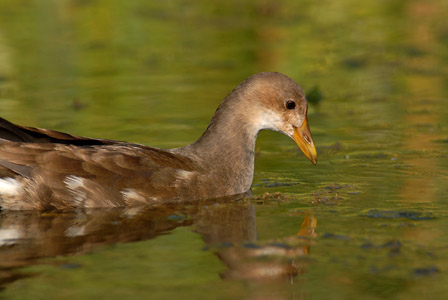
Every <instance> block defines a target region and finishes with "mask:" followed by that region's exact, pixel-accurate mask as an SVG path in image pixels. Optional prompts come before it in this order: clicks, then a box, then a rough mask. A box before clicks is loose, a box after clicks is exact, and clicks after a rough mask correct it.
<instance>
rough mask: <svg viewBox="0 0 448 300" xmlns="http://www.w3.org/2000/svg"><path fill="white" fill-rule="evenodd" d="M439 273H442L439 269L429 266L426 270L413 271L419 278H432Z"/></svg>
mask: <svg viewBox="0 0 448 300" xmlns="http://www.w3.org/2000/svg"><path fill="white" fill-rule="evenodd" d="M439 272H440V271H439V269H437V267H435V266H429V267H426V268H416V269H414V270H413V273H414V275H417V276H430V275H434V274H436V273H439Z"/></svg>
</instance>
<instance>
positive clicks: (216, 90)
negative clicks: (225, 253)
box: [0, 0, 448, 299]
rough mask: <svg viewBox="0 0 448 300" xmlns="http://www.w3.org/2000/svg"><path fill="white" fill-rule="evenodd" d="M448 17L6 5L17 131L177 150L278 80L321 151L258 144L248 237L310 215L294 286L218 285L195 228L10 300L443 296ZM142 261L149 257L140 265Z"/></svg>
mask: <svg viewBox="0 0 448 300" xmlns="http://www.w3.org/2000/svg"><path fill="white" fill-rule="evenodd" d="M447 18H448V2H447V1H444V0H388V1H385V0H368V1H354V0H338V1H330V0H323V1H311V0H300V1H292V0H291V1H289V0H280V1H279V0H276V1H272V0H263V1H248V0H238V1H236V0H231V1H224V2H223V1H202V0H199V1H183V0H169V1H140V0H133V1H118V0H53V1H52V0H41V1H32V0H14V1H13V0H0V111H1V116H2V117H4V118H6V119H8V120H10V121H12V122H15V123H18V124H22V125H29V126H36V127H44V128H45V127H46V128H51V129H56V130H61V131H67V132H70V133H73V134H77V135H84V136H91V137H101V138H110V139H119V140H127V141H132V142H138V143H143V144H146V145H151V146H157V147H163V148H171V147H179V146H182V145H185V144H188V143H191V142H193V141H194V140H195V139H196V138H198V137H199V136H200V134H201V133H202V131H203V130H204V129H205V128H206V126H207V124H208V122H209V120H210V118H211V116H212V114H213V112H214V111H215V109H216V108H217V106H218V105H219V103H220V101H221V100H222V99H223V98H224V97H225V96H226V95H227V93H229V92H230V91H231V90H232V89H233V87H235V86H236V85H237V84H238V83H240V82H241V81H242V80H243V79H245V78H246V77H248V76H250V75H252V74H254V73H257V72H262V71H278V72H282V73H285V74H287V75H288V76H290V77H292V78H293V79H295V80H296V81H297V82H298V83H299V84H300V85H301V86H302V87H303V88H304V90H305V91H306V92H307V94H308V98H309V102H310V110H309V121H310V127H311V131H312V133H313V136H314V140H315V143H316V145H317V148H318V152H319V163H318V165H317V166H316V167H313V166H312V165H311V164H309V162H308V161H307V160H306V158H304V156H303V155H302V154H300V153H299V152H298V151H297V149H296V146H295V145H294V143H293V142H292V141H291V140H289V139H288V138H287V137H285V136H282V135H280V134H278V133H273V132H263V133H261V134H260V136H259V139H258V142H257V146H256V151H257V158H256V174H255V179H254V185H253V190H254V193H255V197H259V198H263V195H266V194H265V193H271V194H272V193H274V192H280V193H281V194H279V195H280V196H279V197H280V200H281V201H280V200H279V201H271V202H269V201H268V202H266V201H264V200H263V201H261V202H260V203H261V204H260V203H259V202H256V203H255V204H254V206H255V212H256V215H257V221H256V223H257V224H256V225H257V237H258V241H260V242H265V243H269V242H272V241H278V240H281V241H282V242H284V239H286V238H287V237H290V236H294V235H295V234H296V231H297V229H298V224H300V222H301V220H302V219H303V216H304V215H312V216H314V217H316V218H317V219H318V225H317V229H316V232H317V233H318V235H317V237H315V238H313V245H312V246H311V250H310V251H311V252H310V255H309V256H308V257H309V259H307V260H306V261H305V262H303V263H304V264H305V266H306V268H305V269H306V271H304V273H303V274H300V275H298V276H296V277H294V278H293V279H291V282H290V281H288V280H285V281H281V282H269V284H266V283H262V282H261V283H260V282H259V281H255V280H228V281H225V280H224V279H221V278H220V277H219V274H218V273H219V272H221V271H222V270H223V269H225V268H226V266H224V265H223V263H222V262H221V261H219V260H218V259H217V256H216V255H215V254H216V253H215V252H213V251H209V252H203V250H202V248H201V247H203V245H204V244H207V243H206V242H203V241H202V240H201V236H200V235H198V234H196V233H194V228H193V227H192V228H190V230H189V229H188V228H189V227H187V229H186V230H185V229H184V228H182V230H179V229H176V230H174V231H173V232H171V233H170V234H169V235H168V236H161V237H157V238H155V239H152V240H148V241H144V242H139V243H133V244H127V245H120V246H119V247H112V248H107V249H105V250H98V251H97V252H95V253H94V254H92V255H90V256H89V255H88V256H75V257H72V258H70V259H72V260H75V261H79V262H81V264H82V265H83V266H84V268H81V270H78V269H76V270H60V269H58V268H57V267H53V266H51V264H50V266H48V265H42V266H39V267H38V272H39V274H41V275H37V276H35V277H33V278H31V279H26V280H19V281H16V282H14V283H13V284H11V285H8V286H7V288H6V289H5V291H4V292H3V293H4V296H5V297H6V298H17V299H37V298H36V297H37V296H36V295H40V297H41V298H42V299H44V298H45V299H48V297H47V296H48V295H51V297H49V298H56V299H58V298H61V299H62V298H64V299H69V298H73V299H75V298H86V297H96V298H98V297H99V298H108V299H110V298H109V297H112V296H111V295H116V297H117V298H118V297H123V296H127V297H130V298H133V299H136V298H141V299H143V298H145V299H148V297H150V296H151V295H152V296H153V298H151V299H167V298H169V297H176V295H177V296H179V297H178V298H179V299H240V298H241V299H243V298H244V299H409V298H413V299H445V298H446V295H447V294H448V288H447V287H446V284H445V282H447V280H448V277H447V275H446V272H447V271H448V237H447V234H446V233H447V232H448V204H447V203H448V197H447V195H448V188H447V184H446V182H447V179H448V169H447V167H448V160H447V156H448V129H447V126H448V101H447V99H448V76H447V75H448V22H447V21H446V20H447ZM267 197H268V198H269V196H267ZM279 203H280V204H279ZM186 241H189V242H186ZM397 241H398V242H399V244H398V243H397ZM285 243H287V242H285ZM390 243H391V244H390ZM366 245H367V246H366ZM368 245H371V247H369V246H368ZM394 245H395V246H394ZM397 245H399V246H397ZM394 247H395V248H394ZM397 247H398V248H397ZM159 248H160V249H159ZM144 249H149V250H147V251H152V252H154V253H155V254H154V255H152V254H151V253H152V252H151V253H147V254H146V256H145V257H146V258H145V260H144V264H143V265H141V264H140V261H139V259H140V258H139V257H140V256H139V255H140V254H138V253H140V251H144ZM167 249H168V250H167ZM394 249H395V250H396V249H398V252H397V251H395V250H394ZM0 251H1V248H0ZM102 251H103V252H102ZM394 251H395V252H394ZM218 252H219V251H218ZM397 253H398V254H397ZM105 257H108V258H109V259H111V258H112V259H113V260H114V263H113V264H112V265H111V266H110V268H106V269H102V267H103V266H105V265H108V264H109V260H105V259H104V258H105ZM123 257H130V258H129V259H124V258H123ZM115 259H116V261H115ZM191 260H194V261H198V262H197V264H194V265H195V266H196V267H193V266H190V267H185V266H184V268H183V269H182V272H177V271H176V270H177V266H179V265H182V264H181V262H188V261H191ZM161 262H163V263H161ZM182 266H183V265H182ZM142 268H143V269H142ZM146 268H147V269H146ZM162 269H163V270H164V271H163V272H164V273H163V276H162V275H160V274H161V272H162V271H161V270H162ZM93 270H96V271H97V273H95V274H97V277H93V278H90V277H88V276H87V275H86V274H91V272H93ZM98 270H100V271H98ZM145 270H152V271H151V272H145ZM421 270H423V271H421ZM61 273H62V274H61ZM42 274H43V275H42ZM133 274H139V275H138V276H133ZM160 276H162V277H160ZM161 278H162V279H161ZM186 278H188V279H190V280H185V279H186ZM95 280H98V285H94V286H92V285H91V283H92V282H95ZM117 282H118V283H119V284H117ZM204 285H205V286H207V287H208V289H206V292H204V293H200V291H201V289H203V288H204ZM173 287H176V289H178V290H173V289H172V288H173ZM260 287H262V290H263V297H265V298H260V297H262V296H261V295H260V290H259V289H260ZM0 295H1V294H0ZM105 295H107V297H106V296H105ZM173 295H174V296H173ZM67 297H68V298H67Z"/></svg>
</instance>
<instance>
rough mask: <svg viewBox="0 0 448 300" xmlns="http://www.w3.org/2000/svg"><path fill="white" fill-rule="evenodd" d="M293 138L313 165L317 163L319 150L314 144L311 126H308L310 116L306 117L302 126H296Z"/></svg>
mask: <svg viewBox="0 0 448 300" xmlns="http://www.w3.org/2000/svg"><path fill="white" fill-rule="evenodd" d="M292 138H293V139H294V141H295V142H296V144H297V146H299V148H300V150H302V151H303V154H305V156H306V157H308V159H309V160H310V161H311V162H312V163H313V165H315V164H317V151H316V147H315V146H314V141H313V137H312V136H311V131H310V127H309V126H308V117H305V121H303V124H302V126H300V127H294V134H293V136H292Z"/></svg>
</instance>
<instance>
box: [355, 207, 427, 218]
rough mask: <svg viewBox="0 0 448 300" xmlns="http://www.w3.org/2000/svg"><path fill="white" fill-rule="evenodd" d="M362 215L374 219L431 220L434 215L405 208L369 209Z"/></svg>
mask: <svg viewBox="0 0 448 300" xmlns="http://www.w3.org/2000/svg"><path fill="white" fill-rule="evenodd" d="M361 216H362V217H368V218H376V219H401V218H405V219H410V220H415V221H420V220H432V219H435V217H434V216H433V215H432V214H429V213H421V212H416V211H407V210H397V211H394V210H379V209H371V210H369V211H368V212H367V213H366V214H365V215H361Z"/></svg>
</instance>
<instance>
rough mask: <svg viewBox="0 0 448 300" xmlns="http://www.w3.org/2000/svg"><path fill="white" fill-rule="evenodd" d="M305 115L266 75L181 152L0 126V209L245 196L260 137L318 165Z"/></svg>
mask: <svg viewBox="0 0 448 300" xmlns="http://www.w3.org/2000/svg"><path fill="white" fill-rule="evenodd" d="M307 109H308V105H307V102H306V98H305V95H304V93H303V91H302V89H301V88H300V86H299V85H298V84H297V83H296V82H294V81H293V80H292V79H291V78H289V77H288V76H286V75H284V74H281V73H274V72H265V73H258V74H255V75H253V76H251V77H249V78H247V79H246V80H244V81H243V82H242V83H241V84H240V85H238V86H237V87H236V88H235V89H234V90H233V91H232V92H230V94H229V95H228V96H227V97H225V99H224V100H223V101H222V102H221V104H220V105H219V107H218V109H217V110H216V112H215V114H214V115H213V117H212V119H211V121H210V124H209V125H208V127H207V129H206V130H205V132H204V133H203V134H202V136H201V137H200V138H199V139H198V140H197V141H195V142H194V143H192V144H190V145H187V146H185V147H181V148H174V149H159V148H153V147H148V146H144V145H140V144H134V143H128V142H123V141H114V140H107V139H96V138H87V137H81V136H76V135H71V134H67V133H63V132H59V131H54V130H48V129H42V128H34V127H24V126H20V125H15V124H13V123H11V122H9V121H6V120H4V119H0V207H2V209H13V210H31V209H34V210H36V209H37V210H47V209H75V208H94V207H124V206H133V205H134V206H135V205H147V204H159V203H160V204H163V203H167V202H170V203H172V202H187V201H194V200H197V199H209V198H219V197H224V196H229V195H236V194H241V193H245V192H247V191H248V190H250V188H251V184H252V179H253V175H254V158H255V152H254V151H255V141H256V138H257V135H258V133H259V132H260V130H264V129H268V130H274V131H278V132H281V133H283V134H285V135H287V136H289V137H291V138H292V139H293V140H294V141H295V142H296V143H297V145H298V146H299V148H300V149H301V150H302V151H303V153H304V154H305V156H306V157H307V158H308V159H309V160H310V161H311V162H312V163H313V164H316V163H317V152H316V148H315V146H314V142H313V138H312V136H311V132H310V129H309V126H308V120H307Z"/></svg>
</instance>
